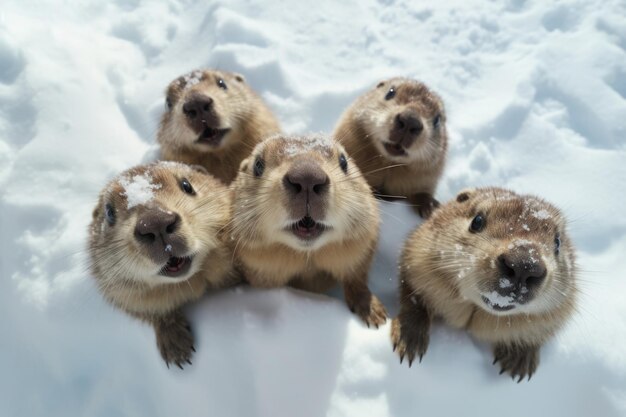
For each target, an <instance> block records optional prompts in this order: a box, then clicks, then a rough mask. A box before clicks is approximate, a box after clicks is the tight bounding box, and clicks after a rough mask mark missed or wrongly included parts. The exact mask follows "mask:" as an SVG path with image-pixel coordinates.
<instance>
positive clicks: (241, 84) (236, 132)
mask: <svg viewBox="0 0 626 417" xmlns="http://www.w3.org/2000/svg"><path fill="white" fill-rule="evenodd" d="M220 80H222V82H223V83H220ZM220 85H221V86H222V87H220ZM224 86H225V87H226V88H223V87H224ZM165 94H166V107H167V110H166V111H165V113H163V116H162V117H161V123H160V126H159V132H158V134H157V141H158V142H159V144H160V146H161V158H162V159H164V160H168V161H179V162H184V163H187V164H193V165H201V166H203V167H204V168H206V170H207V171H208V172H209V173H210V174H211V175H213V176H215V177H216V178H218V179H220V180H221V181H222V182H224V183H225V184H229V183H230V182H232V180H233V179H234V178H235V176H236V175H237V170H238V168H239V164H240V163H241V161H242V160H243V159H244V158H245V157H247V156H248V155H249V154H250V152H251V151H252V149H253V148H254V146H255V145H256V144H257V143H258V142H260V141H261V140H262V139H263V138H265V137H266V136H270V135H272V134H275V133H278V132H279V131H280V126H279V123H278V121H277V120H276V117H275V116H274V115H273V114H272V112H271V110H270V109H269V108H268V107H267V105H266V104H265V103H264V102H263V100H261V98H260V97H259V96H258V95H257V94H256V93H255V92H254V91H253V90H252V89H251V88H250V87H249V86H248V85H247V84H246V82H245V80H244V78H243V77H242V76H241V75H239V74H235V73H230V72H225V71H215V70H196V71H192V72H190V73H189V74H185V75H183V76H181V77H178V78H177V79H175V80H174V81H172V82H171V83H170V85H169V86H168V87H167V90H166V93H165ZM194 95H204V96H207V97H210V98H211V99H212V101H213V102H212V106H213V109H212V114H213V116H214V118H213V120H211V121H205V124H206V123H208V125H213V126H210V127H213V128H217V129H228V133H226V135H225V136H224V138H223V139H222V140H221V142H220V143H219V144H218V145H207V144H205V143H201V142H199V141H198V138H199V135H201V134H202V133H201V132H200V131H197V130H195V129H194V128H193V127H192V126H191V125H190V123H189V120H188V117H187V116H186V115H185V112H184V111H183V110H184V109H183V106H184V104H185V103H186V102H187V100H188V99H189V98H190V97H192V96H194Z"/></svg>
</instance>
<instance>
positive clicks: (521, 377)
mask: <svg viewBox="0 0 626 417" xmlns="http://www.w3.org/2000/svg"><path fill="white" fill-rule="evenodd" d="M522 379H524V375H520V377H519V379H518V380H517V383H518V384H519V383H520V382H522Z"/></svg>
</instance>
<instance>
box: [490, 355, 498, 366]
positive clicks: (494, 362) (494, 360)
mask: <svg viewBox="0 0 626 417" xmlns="http://www.w3.org/2000/svg"><path fill="white" fill-rule="evenodd" d="M497 362H498V357H495V358H493V362H491V364H492V365H495V364H496V363H497Z"/></svg>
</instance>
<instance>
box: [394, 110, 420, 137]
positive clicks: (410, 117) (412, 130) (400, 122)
mask: <svg viewBox="0 0 626 417" xmlns="http://www.w3.org/2000/svg"><path fill="white" fill-rule="evenodd" d="M394 125H395V128H396V129H397V130H398V131H400V132H402V133H404V134H405V135H406V134H408V135H411V136H417V135H419V134H420V132H421V131H422V130H424V125H423V124H422V121H421V120H420V118H419V117H418V116H417V115H416V114H415V112H413V111H410V110H405V111H403V112H402V113H399V114H397V115H396V120H395V122H394Z"/></svg>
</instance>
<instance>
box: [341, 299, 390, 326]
mask: <svg viewBox="0 0 626 417" xmlns="http://www.w3.org/2000/svg"><path fill="white" fill-rule="evenodd" d="M346 301H347V302H348V308H350V311H352V312H353V313H355V314H356V315H357V316H359V317H360V318H361V320H363V321H364V322H365V324H367V327H370V325H373V326H374V327H376V328H377V329H378V327H379V326H381V325H383V324H385V322H386V321H387V310H385V306H384V305H383V303H381V302H380V300H379V299H378V298H377V297H376V296H375V295H374V294H371V293H369V295H368V296H367V295H364V296H363V297H360V298H358V299H356V300H353V301H351V302H350V301H348V300H346Z"/></svg>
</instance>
